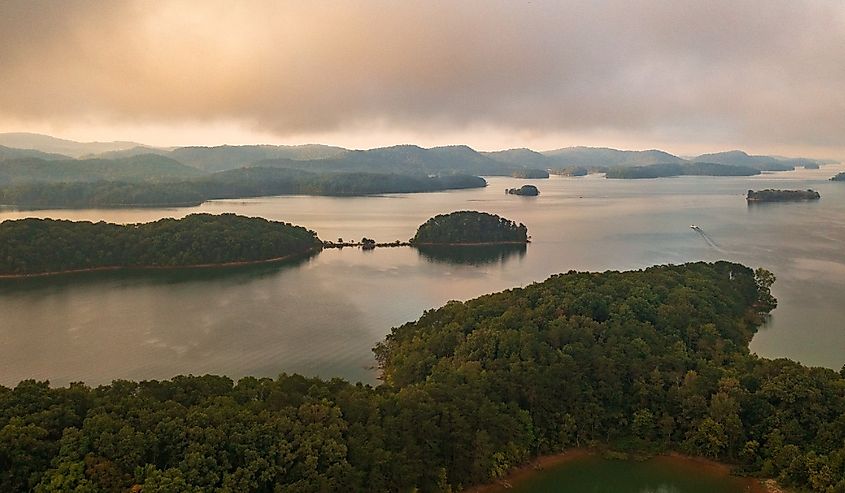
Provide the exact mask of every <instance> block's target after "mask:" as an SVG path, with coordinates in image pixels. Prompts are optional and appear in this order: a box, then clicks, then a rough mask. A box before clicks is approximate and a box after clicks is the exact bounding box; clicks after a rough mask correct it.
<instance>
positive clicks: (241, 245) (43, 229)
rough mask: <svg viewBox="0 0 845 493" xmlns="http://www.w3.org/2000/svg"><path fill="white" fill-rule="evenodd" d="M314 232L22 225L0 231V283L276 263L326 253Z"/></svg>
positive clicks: (242, 222)
mask: <svg viewBox="0 0 845 493" xmlns="http://www.w3.org/2000/svg"><path fill="white" fill-rule="evenodd" d="M321 247H322V243H321V242H320V240H319V238H317V235H316V234H315V233H314V232H313V231H309V230H307V229H305V228H303V227H301V226H294V225H292V224H288V223H281V222H274V221H268V220H266V219H262V218H257V217H244V216H237V215H235V214H221V215H211V214H192V215H190V216H187V217H185V218H183V219H161V220H159V221H155V222H151V223H145V224H125V225H124V224H111V223H106V222H97V223H92V222H88V221H65V220H55V219H20V220H16V221H5V222H2V223H0V277H5V278H12V277H36V276H46V275H53V274H63V273H70V272H86V271H105V270H118V269H172V268H196V267H220V266H234V265H247V264H257V263H267V262H276V261H280V260H284V259H287V258H291V257H295V256H301V255H306V254H308V253H311V252H315V251H318V250H320V249H321Z"/></svg>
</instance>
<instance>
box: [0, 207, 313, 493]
mask: <svg viewBox="0 0 845 493" xmlns="http://www.w3.org/2000/svg"><path fill="white" fill-rule="evenodd" d="M320 248H321V243H320V240H319V239H318V238H317V235H316V234H315V233H314V232H313V231H309V230H307V229H305V228H303V227H300V226H294V225H292V224H288V223H280V222H273V221H268V220H266V219H262V218H255V217H243V216H236V215H234V214H221V215H211V214H192V215H189V216H187V217H185V218H183V219H161V220H159V221H155V222H151V223H145V224H127V225H120V224H110V223H105V222H98V223H92V222H87V221H79V222H76V221H64V220H54V219H20V220H15V221H3V222H0V276H2V277H25V276H33V275H46V274H58V273H63V272H75V271H88V270H110V269H120V268H181V267H206V266H219V265H227V264H228V265H232V264H247V263H258V262H267V261H275V260H281V259H284V258H288V257H292V256H297V255H304V254H307V253H309V252H312V251H317V250H319V249H320ZM0 489H2V488H0Z"/></svg>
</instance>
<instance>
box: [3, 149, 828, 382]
mask: <svg viewBox="0 0 845 493" xmlns="http://www.w3.org/2000/svg"><path fill="white" fill-rule="evenodd" d="M842 169H845V167H843V166H841V165H837V166H824V167H822V169H821V170H798V171H795V172H785V173H778V174H774V175H761V176H756V177H724V178H715V177H681V178H671V179H657V180H606V179H604V178H602V177H600V176H595V175H594V176H589V177H584V178H563V177H553V178H551V179H548V180H518V179H513V178H502V177H499V178H490V179H489V182H490V186H489V187H487V188H485V189H477V190H461V191H451V192H443V193H426V194H397V195H390V196H376V197H348V198H337V197H306V196H298V197H264V198H256V199H248V200H222V201H214V202H209V203H206V204H203V205H202V206H199V207H192V208H178V209H120V210H96V209H88V210H48V211H16V210H0V220H4V219H13V218H20V217H27V216H40V217H54V218H67V219H77V220H80V219H85V220H105V221H112V222H142V221H151V220H155V219H159V218H161V217H181V216H184V215H186V214H190V213H194V212H210V213H222V212H234V213H237V214H242V215H247V216H261V217H265V218H268V219H273V220H283V221H290V222H292V223H294V224H300V225H304V226H307V227H309V228H311V229H313V230H315V231H316V232H317V233H318V235H319V236H320V237H321V238H324V239H328V240H336V239H337V238H338V237H342V238H344V239H359V238H361V237H362V236H367V237H369V238H374V239H376V240H377V241H379V242H389V241H393V240H396V239H403V240H405V239H408V238H410V237H411V236H413V234H414V232H415V230H416V228H417V226H418V225H419V224H421V223H423V222H425V221H426V220H427V219H428V218H429V217H431V216H434V215H436V214H440V213H447V212H452V211H456V210H467V209H471V210H472V209H474V210H480V211H487V212H492V213H496V214H500V215H502V216H504V217H507V218H509V219H513V220H516V221H519V222H523V223H525V224H526V225H527V226H528V229H529V233H530V234H531V235H532V237H533V242H532V243H531V244H530V245H528V247H527V248H520V247H516V248H509V249H507V248H506V249H503V250H502V249H499V250H497V249H484V248H482V249H479V250H477V251H475V250H469V249H468V250H460V251H448V250H447V251H439V250H437V249H432V250H426V251H422V252H420V251H417V250H415V249H413V248H410V247H403V248H384V249H382V248H377V249H376V250H374V251H361V250H360V249H351V248H346V249H343V250H337V249H330V250H326V251H323V252H322V253H320V254H318V255H315V256H313V257H311V258H308V259H302V260H300V261H297V262H292V263H287V264H283V265H272V266H260V267H258V268H246V269H234V270H220V271H213V272H202V271H176V272H152V273H151V272H148V273H132V272H112V273H98V274H91V275H79V276H71V277H63V278H52V279H31V280H24V281H21V280H16V281H8V280H7V281H0V341H2V344H0V385H7V386H8V385H15V384H16V383H17V382H19V381H20V380H22V379H26V378H36V379H49V380H50V381H51V382H52V383H53V384H55V385H65V384H67V383H68V382H71V381H85V382H87V383H89V384H92V385H97V384H102V383H107V382H109V381H111V380H112V379H115V378H125V379H133V380H140V379H150V378H158V379H160V378H170V377H172V376H174V375H178V374H187V373H193V374H204V373H214V374H225V375H229V376H231V377H233V378H239V377H241V376H245V375H255V376H270V377H273V376H276V375H278V374H279V373H281V372H288V373H292V372H296V373H302V374H305V375H309V376H322V377H328V378H331V377H343V378H346V379H350V380H353V381H359V380H360V381H365V382H369V383H375V382H377V379H376V372H375V371H374V370H373V369H372V366H373V365H374V363H375V362H374V358H373V354H372V351H371V348H372V347H373V346H374V345H375V344H376V343H378V342H379V341H381V340H382V339H383V338H384V336H385V335H386V334H387V333H388V332H389V330H390V328H391V327H392V326H395V325H399V324H402V323H405V322H408V321H411V320H415V319H417V318H419V316H420V315H421V314H422V312H423V310H426V309H429V308H432V307H437V306H441V305H443V304H444V303H446V302H447V301H449V300H453V299H457V300H466V299H469V298H474V297H477V296H480V295H482V294H485V293H491V292H494V291H500V290H503V289H509V288H513V287H518V286H523V285H526V284H529V283H531V282H535V281H542V280H544V279H546V278H548V277H549V276H550V275H552V274H555V273H559V272H566V271H569V270H571V269H576V270H606V269H618V270H626V269H637V268H642V267H646V266H649V265H653V264H662V263H682V262H686V261H693V260H709V261H712V260H719V259H726V260H732V261H736V262H741V263H744V264H746V265H750V266H764V267H766V268H768V269H770V270H772V271H773V272H774V273H775V274H776V275H777V277H778V282H777V283H776V284H775V287H774V294H775V296H777V297H778V299H779V302H780V304H779V306H778V308H777V310H775V312H774V314H773V317H772V319H771V323H770V324H769V325H767V326H766V327H763V328H762V329H761V331H760V332H759V333H758V334H757V335H756V336H755V337H754V340H753V341H752V343H751V349H752V350H753V351H755V352H757V353H758V354H760V355H763V356H767V357H781V356H783V357H789V358H792V359H796V360H799V361H801V362H803V363H806V364H810V365H820V366H827V367H831V368H836V369H838V368H841V367H842V364H843V363H845V357H843V354H845V303H842V301H843V295H842V293H843V292H845V251H843V248H842V245H843V244H845V183H833V182H829V181H827V179H828V178H829V177H830V176H832V175H833V174H835V173H836V172H838V171H841V170H842ZM524 183H534V184H536V185H537V186H538V187H539V188H540V190H541V195H540V196H539V197H518V196H514V195H506V194H505V193H504V189H505V188H511V187H517V186H520V185H522V184H524ZM749 188H753V189H762V188H793V189H806V188H814V189H816V190H818V191H819V192H820V193H821V195H822V199H821V200H820V201H818V202H812V203H790V204H786V203H784V204H763V205H761V206H755V207H749V206H748V205H747V204H746V201H745V199H744V195H745V192H746V190H747V189H749ZM690 224H696V225H698V226H700V227H701V229H702V231H703V232H704V235H702V234H700V233H698V232H696V231H694V230H692V229H690V227H689V226H690Z"/></svg>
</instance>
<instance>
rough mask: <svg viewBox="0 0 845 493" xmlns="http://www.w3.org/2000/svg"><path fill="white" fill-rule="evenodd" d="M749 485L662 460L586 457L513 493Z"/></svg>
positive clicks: (710, 492)
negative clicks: (634, 460) (644, 460)
mask: <svg viewBox="0 0 845 493" xmlns="http://www.w3.org/2000/svg"><path fill="white" fill-rule="evenodd" d="M747 488H748V485H747V483H746V482H744V481H741V480H739V479H737V478H733V477H720V476H718V475H714V474H710V473H708V472H705V471H702V470H700V469H697V468H695V467H694V466H678V465H677V464H672V465H670V464H667V463H665V462H660V461H655V460H651V461H646V462H629V461H614V460H605V459H600V458H596V457H587V458H583V459H577V460H574V461H572V462H567V463H565V464H562V465H560V466H557V467H553V468H549V469H547V470H545V471H540V472H538V473H536V474H535V475H533V476H531V477H530V478H527V479H525V480H524V481H520V482H519V483H517V484H516V485H515V487H514V488H512V489H508V490H506V491H508V492H510V493H743V492H745V491H748V489H747Z"/></svg>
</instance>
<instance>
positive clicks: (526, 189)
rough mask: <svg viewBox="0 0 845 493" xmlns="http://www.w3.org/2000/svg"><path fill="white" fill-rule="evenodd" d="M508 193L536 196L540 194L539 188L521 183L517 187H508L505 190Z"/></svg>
mask: <svg viewBox="0 0 845 493" xmlns="http://www.w3.org/2000/svg"><path fill="white" fill-rule="evenodd" d="M505 192H506V193H508V194H509V195H525V196H528V197H536V196H538V195H540V190H538V189H537V187H535V186H534V185H522V186H521V187H519V188H509V189H507V190H505Z"/></svg>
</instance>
